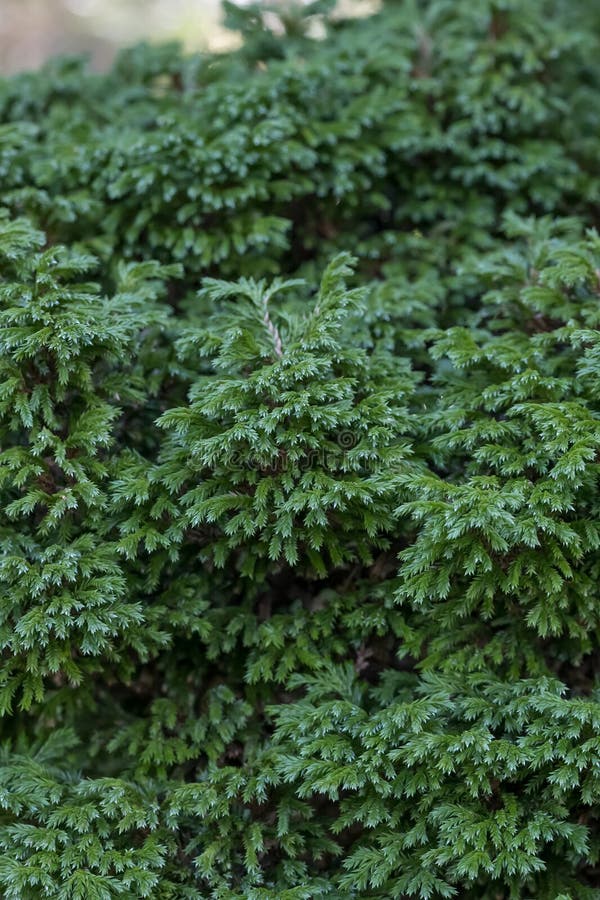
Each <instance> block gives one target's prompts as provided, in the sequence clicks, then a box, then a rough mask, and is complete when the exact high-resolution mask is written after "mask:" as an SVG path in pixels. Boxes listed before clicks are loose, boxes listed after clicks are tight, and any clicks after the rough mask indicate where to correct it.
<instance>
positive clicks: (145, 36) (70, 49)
mask: <svg viewBox="0 0 600 900" xmlns="http://www.w3.org/2000/svg"><path fill="white" fill-rule="evenodd" d="M254 2H256V0H254ZM292 2H302V0H275V2H273V0H269V2H268V3H267V2H266V0H265V6H267V5H268V6H269V7H276V6H280V7H282V8H283V9H284V8H285V6H286V4H288V5H289V4H290V3H292ZM376 2H377V0H339V6H340V9H341V11H343V12H344V13H346V14H347V13H348V12H352V13H356V14H357V15H360V14H361V13H363V12H364V13H366V12H368V11H369V10H370V9H372V7H373V5H376ZM240 5H243V0H242V3H241V4H240ZM272 15H273V17H274V19H275V20H276V18H277V16H276V14H275V13H273V14H272ZM274 24H276V22H275V23H274ZM173 39H176V40H180V41H181V42H182V43H183V44H184V46H185V47H186V48H187V49H189V50H201V49H206V48H208V49H211V50H220V49H223V50H225V49H228V48H230V47H232V46H235V45H236V43H237V42H238V41H239V37H238V36H236V34H235V33H234V32H231V31H228V30H227V29H225V28H224V27H223V24H222V15H221V7H220V0H0V72H2V73H10V72H17V71H22V70H24V69H32V68H37V67H38V66H40V65H41V64H42V63H43V62H44V61H45V60H47V59H48V58H49V57H51V56H55V55H57V54H62V53H67V54H85V55H87V56H89V58H90V61H91V65H92V66H93V67H94V68H96V69H104V68H106V67H107V66H109V65H110V62H111V60H112V58H113V56H114V54H115V53H116V51H117V50H118V49H119V48H120V47H123V46H126V45H128V44H133V43H136V42H138V41H142V40H148V41H153V42H160V41H170V40H173Z"/></svg>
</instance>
